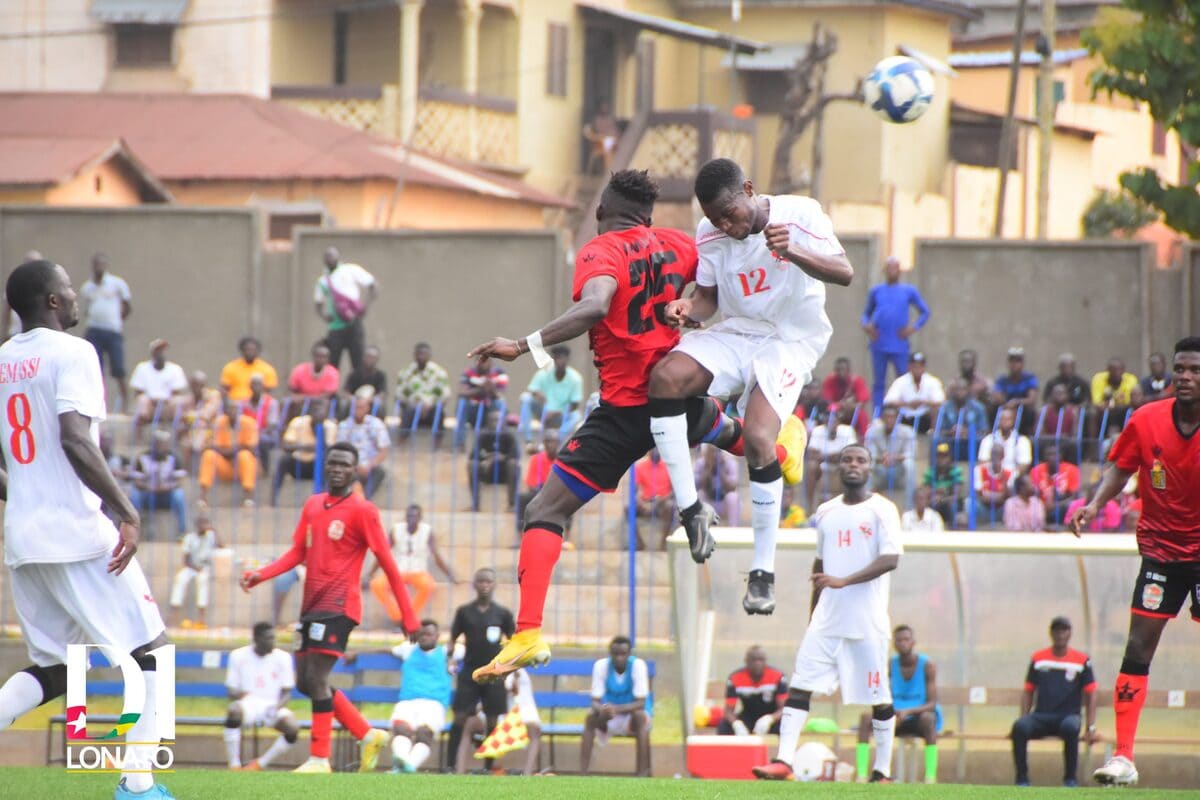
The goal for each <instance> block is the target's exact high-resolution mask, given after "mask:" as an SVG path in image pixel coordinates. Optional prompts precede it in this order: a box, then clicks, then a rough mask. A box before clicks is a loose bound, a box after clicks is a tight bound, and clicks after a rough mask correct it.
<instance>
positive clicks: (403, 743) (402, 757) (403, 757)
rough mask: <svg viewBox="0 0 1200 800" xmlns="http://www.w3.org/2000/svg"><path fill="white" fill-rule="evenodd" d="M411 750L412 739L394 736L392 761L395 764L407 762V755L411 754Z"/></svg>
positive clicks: (398, 735)
mask: <svg viewBox="0 0 1200 800" xmlns="http://www.w3.org/2000/svg"><path fill="white" fill-rule="evenodd" d="M412 749H413V743H412V739H410V738H408V737H407V736H401V735H400V734H396V736H395V737H394V738H393V739H392V760H394V761H396V762H401V761H408V754H409V753H411V752H412Z"/></svg>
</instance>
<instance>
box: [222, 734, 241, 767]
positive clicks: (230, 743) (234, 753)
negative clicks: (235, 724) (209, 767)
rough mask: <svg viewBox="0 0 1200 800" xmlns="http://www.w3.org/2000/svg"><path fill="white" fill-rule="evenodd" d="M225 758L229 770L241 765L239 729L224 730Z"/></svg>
mask: <svg viewBox="0 0 1200 800" xmlns="http://www.w3.org/2000/svg"><path fill="white" fill-rule="evenodd" d="M225 758H226V760H227V761H228V762H229V768H230V769H233V768H234V767H240V766H241V765H242V729H241V728H226V729H225Z"/></svg>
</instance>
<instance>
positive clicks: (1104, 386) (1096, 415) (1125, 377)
mask: <svg viewBox="0 0 1200 800" xmlns="http://www.w3.org/2000/svg"><path fill="white" fill-rule="evenodd" d="M1135 391H1136V392H1137V394H1138V395H1140V394H1141V386H1139V384H1138V379H1137V376H1135V375H1134V374H1133V373H1132V372H1126V371H1125V362H1124V361H1122V360H1121V359H1119V358H1110V359H1109V360H1108V369H1106V370H1103V371H1101V372H1097V373H1096V374H1095V375H1093V376H1092V405H1093V406H1094V408H1093V410H1092V414H1093V417H1092V422H1091V425H1089V433H1090V435H1091V438H1093V439H1095V438H1097V437H1101V438H1103V437H1106V436H1108V434H1109V432H1110V431H1112V430H1113V429H1114V428H1115V429H1116V430H1118V431H1119V430H1121V429H1122V428H1124V427H1125V415H1126V414H1128V413H1129V411H1130V409H1131V408H1133V405H1134V400H1135V399H1136V398H1135V395H1134V393H1135ZM1105 411H1107V412H1108V422H1107V424H1106V425H1105V429H1104V430H1100V423H1101V419H1102V418H1103V416H1104V412H1105Z"/></svg>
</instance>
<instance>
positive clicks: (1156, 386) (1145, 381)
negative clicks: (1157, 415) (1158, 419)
mask: <svg viewBox="0 0 1200 800" xmlns="http://www.w3.org/2000/svg"><path fill="white" fill-rule="evenodd" d="M1147 365H1148V366H1149V367H1150V374H1149V375H1147V376H1146V377H1144V378H1142V384H1141V385H1142V402H1143V403H1152V402H1154V401H1155V400H1162V399H1163V398H1164V397H1170V396H1171V395H1173V394H1175V386H1174V385H1173V384H1172V383H1171V373H1170V372H1168V371H1167V357H1166V356H1165V355H1163V354H1162V353H1151V354H1150V360H1149V362H1148V363H1147Z"/></svg>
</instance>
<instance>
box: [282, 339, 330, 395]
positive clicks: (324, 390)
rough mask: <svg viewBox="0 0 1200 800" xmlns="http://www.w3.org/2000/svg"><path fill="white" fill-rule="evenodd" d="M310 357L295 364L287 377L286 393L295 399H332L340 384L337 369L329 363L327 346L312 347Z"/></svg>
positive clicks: (319, 343)
mask: <svg viewBox="0 0 1200 800" xmlns="http://www.w3.org/2000/svg"><path fill="white" fill-rule="evenodd" d="M310 356H311V357H310V359H309V360H308V361H302V362H301V363H299V364H297V365H296V366H295V367H294V368H293V369H292V372H291V374H290V375H288V391H290V392H291V393H292V396H293V397H295V398H297V399H299V398H303V397H324V398H327V399H332V398H333V396H334V395H336V394H337V391H338V386H339V385H340V384H341V376H340V375H339V374H338V368H337V367H335V366H334V365H333V364H330V363H329V345H327V344H325V343H324V342H317V343H316V344H314V345H313V346H312V350H311V351H310Z"/></svg>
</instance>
